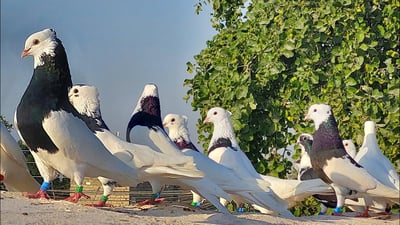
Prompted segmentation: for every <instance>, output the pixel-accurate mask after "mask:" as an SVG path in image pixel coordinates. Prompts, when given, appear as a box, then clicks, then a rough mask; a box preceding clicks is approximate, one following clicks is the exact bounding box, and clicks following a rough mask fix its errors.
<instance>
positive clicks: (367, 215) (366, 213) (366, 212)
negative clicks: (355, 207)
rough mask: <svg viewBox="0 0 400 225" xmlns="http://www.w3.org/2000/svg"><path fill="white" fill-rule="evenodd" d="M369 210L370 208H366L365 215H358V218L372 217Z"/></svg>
mask: <svg viewBox="0 0 400 225" xmlns="http://www.w3.org/2000/svg"><path fill="white" fill-rule="evenodd" d="M368 209H369V207H368V206H367V207H365V210H364V213H362V214H360V215H357V216H356V217H370V215H369V214H368Z"/></svg>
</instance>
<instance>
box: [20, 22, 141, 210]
mask: <svg viewBox="0 0 400 225" xmlns="http://www.w3.org/2000/svg"><path fill="white" fill-rule="evenodd" d="M25 56H33V58H34V71H33V76H32V79H31V81H30V83H29V85H28V87H27V89H26V90H25V93H24V94H23V96H22V98H21V100H20V102H19V104H18V106H17V110H16V113H15V118H14V122H15V127H16V128H17V131H18V134H19V135H20V137H21V139H22V140H23V141H24V142H25V143H26V145H27V146H28V148H29V149H30V151H31V152H32V155H33V157H34V159H35V162H36V164H37V166H38V169H39V172H40V174H41V175H42V177H43V179H44V181H43V183H42V185H41V187H40V189H39V191H37V192H36V193H35V194H29V195H27V197H29V198H40V197H47V190H48V189H49V187H50V182H51V181H52V180H53V179H54V178H55V177H56V175H57V173H61V174H63V175H64V176H66V177H68V178H70V179H71V180H73V181H75V183H76V185H77V186H76V188H75V193H74V194H73V195H71V196H70V197H68V198H66V199H65V200H66V201H71V202H78V201H79V199H80V198H81V197H86V198H88V197H89V196H87V195H85V194H84V193H83V186H82V182H83V179H84V177H85V176H87V177H98V176H104V177H109V178H112V179H115V180H116V181H117V182H118V183H119V184H121V185H126V186H136V185H137V184H138V183H139V181H140V180H139V177H138V174H137V170H135V169H134V168H132V167H130V166H128V165H126V164H125V163H123V162H122V161H121V160H119V159H118V158H116V157H115V156H113V155H112V154H111V153H110V152H109V151H108V150H107V149H106V148H105V147H104V145H103V144H102V143H101V142H100V140H99V139H98V138H96V136H95V135H94V134H93V133H92V131H91V130H90V129H89V128H88V127H87V126H86V124H85V122H84V120H83V118H82V116H81V115H80V114H79V113H78V112H77V111H76V110H75V108H74V107H73V106H72V105H71V103H70V102H69V100H68V90H69V88H71V86H72V80H71V74H70V70H69V65H68V60H67V54H66V52H65V49H64V46H63V44H62V42H61V40H60V39H58V38H57V36H56V32H55V31H54V30H53V29H45V30H42V31H39V32H36V33H34V34H32V35H30V36H29V37H28V38H27V39H26V42H25V48H24V50H23V52H22V54H21V57H25Z"/></svg>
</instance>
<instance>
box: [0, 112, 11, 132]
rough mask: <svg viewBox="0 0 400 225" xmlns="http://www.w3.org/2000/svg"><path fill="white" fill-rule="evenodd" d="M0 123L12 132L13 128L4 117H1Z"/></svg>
mask: <svg viewBox="0 0 400 225" xmlns="http://www.w3.org/2000/svg"><path fill="white" fill-rule="evenodd" d="M0 123H2V124H3V125H4V126H5V127H6V128H7V130H8V131H11V129H12V127H13V126H12V124H11V123H9V122H8V121H7V120H6V118H5V117H4V116H3V115H0Z"/></svg>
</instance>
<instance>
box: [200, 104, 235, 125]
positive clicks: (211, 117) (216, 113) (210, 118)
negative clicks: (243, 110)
mask: <svg viewBox="0 0 400 225" xmlns="http://www.w3.org/2000/svg"><path fill="white" fill-rule="evenodd" d="M231 115H232V113H231V112H229V111H227V110H225V109H223V108H221V107H214V108H211V109H210V110H208V112H207V117H206V118H205V119H204V123H214V124H215V123H216V122H218V121H222V120H224V119H228V120H229V119H230V118H231Z"/></svg>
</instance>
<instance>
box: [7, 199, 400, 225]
mask: <svg viewBox="0 0 400 225" xmlns="http://www.w3.org/2000/svg"><path fill="white" fill-rule="evenodd" d="M0 203H1V224H9V225H11V224H18V225H20V224H24V225H27V224H49V225H50V224H51V225H61V224H137V225H172V224H174V225H184V224H185V225H186V224H191V225H192V224H197V225H209V224H210V225H212V224H221V225H234V224H241V225H242V224H243V225H247V224H248V225H267V224H307V225H312V224H330V225H332V224H357V225H358V224H368V225H383V224H393V225H399V224H400V218H399V214H393V215H391V216H385V217H384V216H380V217H379V216H375V217H372V218H367V219H366V218H355V217H353V215H351V214H348V215H347V214H346V216H343V217H337V216H336V217H334V216H312V217H296V218H294V219H287V218H282V217H278V216H270V215H264V214H260V213H242V214H232V215H224V214H222V213H218V212H216V211H211V210H201V209H195V208H191V207H187V206H184V205H179V204H175V203H163V204H160V205H158V206H156V207H152V208H149V207H142V208H139V207H135V206H129V207H124V208H93V207H86V206H82V205H79V204H73V203H69V202H65V201H56V200H43V199H40V200H36V199H25V198H24V197H22V195H21V193H18V192H2V193H1V201H0Z"/></svg>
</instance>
